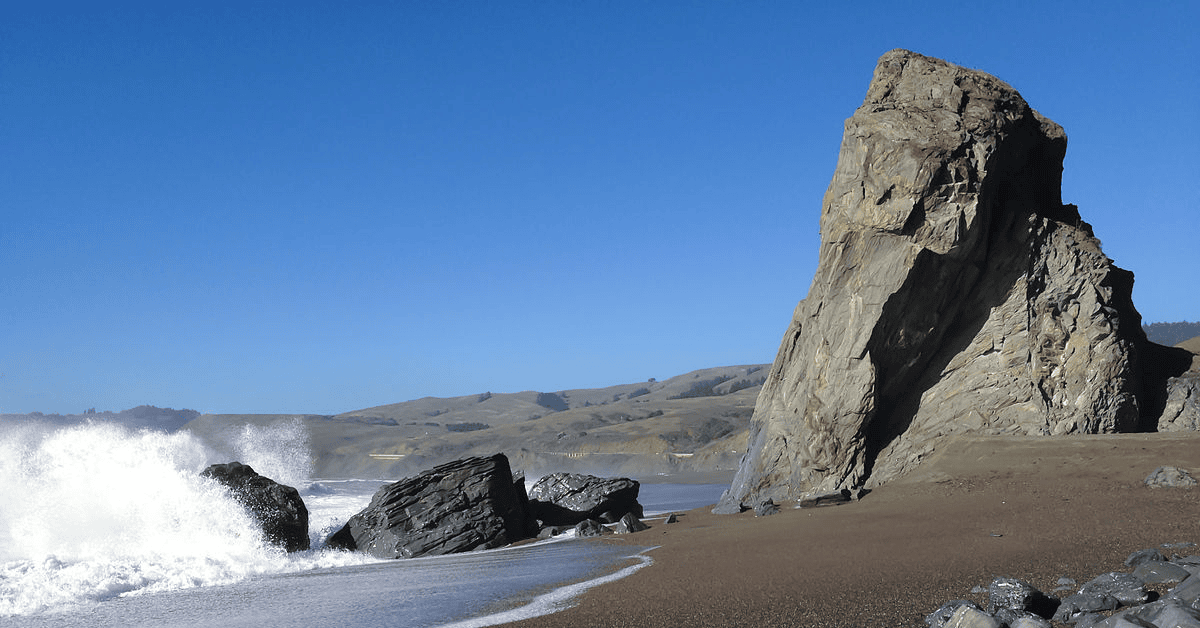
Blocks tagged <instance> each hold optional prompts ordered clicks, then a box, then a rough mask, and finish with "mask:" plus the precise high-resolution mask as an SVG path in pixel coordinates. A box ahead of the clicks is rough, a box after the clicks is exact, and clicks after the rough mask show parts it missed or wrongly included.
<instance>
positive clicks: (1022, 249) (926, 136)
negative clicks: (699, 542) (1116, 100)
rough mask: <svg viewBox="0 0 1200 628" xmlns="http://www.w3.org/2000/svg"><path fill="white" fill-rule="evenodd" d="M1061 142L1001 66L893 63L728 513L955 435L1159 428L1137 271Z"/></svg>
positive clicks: (875, 85)
mask: <svg viewBox="0 0 1200 628" xmlns="http://www.w3.org/2000/svg"><path fill="white" fill-rule="evenodd" d="M1066 147H1067V139H1066V135H1065V134H1064V132H1063V130H1062V128H1061V127H1060V126H1058V125H1057V124H1055V123H1054V122H1052V121H1051V120H1048V119H1046V118H1045V117H1043V116H1041V115H1040V114H1038V113H1037V112H1036V111H1034V110H1033V109H1031V108H1030V107H1029V105H1028V104H1027V103H1026V102H1025V100H1024V99H1023V98H1022V97H1021V96H1020V94H1018V93H1017V91H1016V90H1014V89H1013V88H1012V87H1010V86H1009V85H1008V84H1006V83H1004V82H1003V81H1001V80H999V79H997V78H995V77H993V76H991V75H988V74H986V73H983V72H979V71H975V70H969V69H965V68H961V67H958V66H955V65H953V64H950V63H947V62H944V61H941V60H938V59H933V58H930V57H925V56H922V55H919V54H915V53H912V52H909V51H905V50H894V51H891V52H888V53H887V54H885V55H884V56H883V57H882V58H880V60H879V63H878V65H877V67H876V69H875V74H874V77H873V79H872V81H871V84H870V87H869V89H868V91H867V96H866V99H865V101H864V102H863V104H862V106H861V107H859V108H858V110H857V111H856V112H855V113H854V115H853V116H852V117H851V118H850V119H848V120H847V121H846V125H845V134H844V136H843V140H842V146H841V152H840V155H839V157H838V164H837V170H836V172H835V173H834V176H833V181H832V182H831V183H830V185H829V189H828V190H827V192H826V193H825V198H824V201H823V206H822V213H821V249H820V260H819V264H818V268H817V272H816V276H815V277H814V278H813V281H812V285H811V287H810V288H809V293H808V296H807V297H806V298H805V299H804V300H803V301H801V302H800V304H799V305H798V306H797V307H796V310H795V312H794V314H793V318H792V322H791V324H790V326H789V328H788V330H787V333H786V334H785V335H784V338H783V342H782V345H781V346H780V349H779V353H778V355H777V357H776V359H775V363H774V365H773V367H772V369H771V373H770V375H769V376H768V378H767V381H766V383H765V385H764V387H763V390H762V393H761V394H760V396H759V398H758V403H757V406H756V407H755V411H754V419H753V424H752V428H751V436H750V449H749V451H748V453H747V455H746V457H745V458H744V459H743V461H742V465H741V468H740V469H739V471H738V474H737V476H736V478H735V480H734V483H733V485H732V486H731V487H730V490H729V491H728V492H727V493H726V495H725V497H724V498H723V500H722V503H721V505H720V506H719V508H718V510H725V511H731V510H734V509H736V508H737V507H738V506H739V505H742V504H746V505H749V504H752V503H754V502H755V501H761V500H764V499H768V498H774V499H776V500H779V499H798V498H800V497H802V496H804V495H810V494H814V493H827V492H834V491H839V490H844V489H850V490H856V489H861V488H864V487H870V486H873V485H877V484H879V483H882V482H885V481H887V480H888V479H890V478H893V477H896V476H897V475H899V474H902V473H904V472H906V471H907V470H909V469H911V468H912V467H913V466H915V465H916V464H917V463H919V462H920V460H921V459H922V458H924V457H926V456H928V455H929V454H930V453H931V452H932V451H933V450H934V449H935V447H936V446H937V444H938V442H939V441H940V440H941V439H943V438H944V437H947V436H950V435H953V434H956V433H963V432H972V433H982V434H1030V435H1062V434H1070V433H1106V432H1123V431H1138V430H1145V429H1153V428H1154V420H1155V419H1156V418H1157V414H1154V413H1153V412H1151V414H1153V416H1152V417H1151V418H1150V419H1149V423H1148V424H1147V420H1146V419H1145V418H1144V417H1145V416H1146V413H1147V411H1148V410H1150V411H1153V410H1155V409H1157V411H1161V405H1162V403H1163V402H1162V400H1161V398H1162V397H1163V390H1162V384H1161V383H1159V381H1158V379H1155V380H1154V381H1153V382H1149V381H1144V372H1143V365H1142V363H1141V362H1143V361H1146V354H1147V352H1148V351H1151V350H1152V349H1150V347H1154V345H1149V343H1147V341H1146V338H1145V334H1144V333H1143V332H1142V330H1141V317H1140V315H1138V313H1137V311H1136V310H1135V309H1134V307H1133V303H1132V299H1131V293H1132V289H1133V275H1132V273H1130V272H1128V271H1125V270H1122V269H1120V268H1117V267H1116V266H1115V265H1113V263H1112V261H1111V260H1109V259H1108V258H1107V257H1106V256H1105V255H1104V253H1103V252H1102V251H1101V249H1100V242H1099V240H1098V239H1097V238H1096V237H1095V236H1094V235H1093V234H1092V229H1091V226H1090V225H1088V224H1087V223H1085V222H1084V221H1083V220H1081V218H1080V216H1079V213H1078V211H1077V210H1076V208H1075V207H1074V206H1073V205H1064V204H1063V203H1062V198H1061V179H1062V163H1063V157H1064V155H1065V153H1066ZM1157 357H1158V356H1157V355H1156V359H1157ZM1175 374H1178V373H1175ZM1159 379H1163V378H1159Z"/></svg>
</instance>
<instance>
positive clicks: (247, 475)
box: [200, 462, 309, 552]
mask: <svg viewBox="0 0 1200 628" xmlns="http://www.w3.org/2000/svg"><path fill="white" fill-rule="evenodd" d="M200 475H202V476H204V477H208V478H212V479H214V480H216V481H218V482H220V483H221V484H223V485H224V486H225V487H226V488H228V489H229V492H230V493H232V494H233V497H234V498H235V499H237V500H238V502H239V503H241V504H242V506H244V507H245V508H246V510H247V511H248V512H249V513H250V516H252V517H254V520H255V521H257V522H258V525H259V526H260V527H261V528H262V531H263V535H264V536H266V538H267V541H268V542H270V543H271V544H273V545H278V546H280V547H282V548H284V549H285V550H287V551H289V552H299V551H304V550H307V549H308V547H309V539H308V507H306V506H305V505H304V500H303V499H301V497H300V492H299V491H297V490H296V489H295V488H293V487H291V486H286V485H284V484H280V483H278V482H276V481H275V480H272V479H271V478H268V477H266V476H262V475H259V474H258V472H257V471H255V470H254V469H253V468H252V467H250V465H246V464H242V463H240V462H230V463H227V464H214V465H211V466H209V467H208V468H207V469H205V470H203V471H201V472H200Z"/></svg>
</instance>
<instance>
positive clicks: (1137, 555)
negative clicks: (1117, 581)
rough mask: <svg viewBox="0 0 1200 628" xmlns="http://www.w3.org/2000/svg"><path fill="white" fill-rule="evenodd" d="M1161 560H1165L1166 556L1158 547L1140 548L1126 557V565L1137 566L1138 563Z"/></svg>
mask: <svg viewBox="0 0 1200 628" xmlns="http://www.w3.org/2000/svg"><path fill="white" fill-rule="evenodd" d="M1159 560H1165V558H1164V557H1163V555H1162V552H1160V551H1158V550H1156V549H1153V548H1150V549H1144V550H1138V551H1136V552H1134V553H1132V554H1130V555H1129V557H1128V558H1126V559H1125V566H1126V567H1137V566H1138V565H1140V564H1142V563H1146V562H1151V561H1159Z"/></svg>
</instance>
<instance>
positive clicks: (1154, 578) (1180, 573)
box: [1133, 560, 1192, 584]
mask: <svg viewBox="0 0 1200 628" xmlns="http://www.w3.org/2000/svg"><path fill="white" fill-rule="evenodd" d="M1191 575H1192V572H1190V571H1188V570H1187V569H1184V568H1183V567H1180V566H1179V565H1175V564H1172V563H1168V562H1165V561H1161V560H1152V561H1147V562H1144V563H1142V564H1140V565H1138V566H1137V569H1134V570H1133V576H1134V577H1135V578H1137V579H1139V580H1141V581H1142V582H1145V583H1146V584H1161V583H1164V582H1183V581H1184V580H1186V579H1187V578H1188V577H1189V576H1191Z"/></svg>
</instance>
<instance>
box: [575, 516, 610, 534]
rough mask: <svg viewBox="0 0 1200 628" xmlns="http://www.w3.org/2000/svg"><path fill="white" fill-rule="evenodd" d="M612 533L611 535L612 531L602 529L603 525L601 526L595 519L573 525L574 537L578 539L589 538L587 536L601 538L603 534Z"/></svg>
mask: <svg viewBox="0 0 1200 628" xmlns="http://www.w3.org/2000/svg"><path fill="white" fill-rule="evenodd" d="M612 533H613V531H612V530H609V529H608V528H606V527H604V525H603V524H601V523H600V522H599V521H596V520H595V519H584V520H583V521H580V522H579V523H578V524H576V525H575V536H577V537H579V538H584V537H589V536H602V535H605V534H612Z"/></svg>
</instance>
